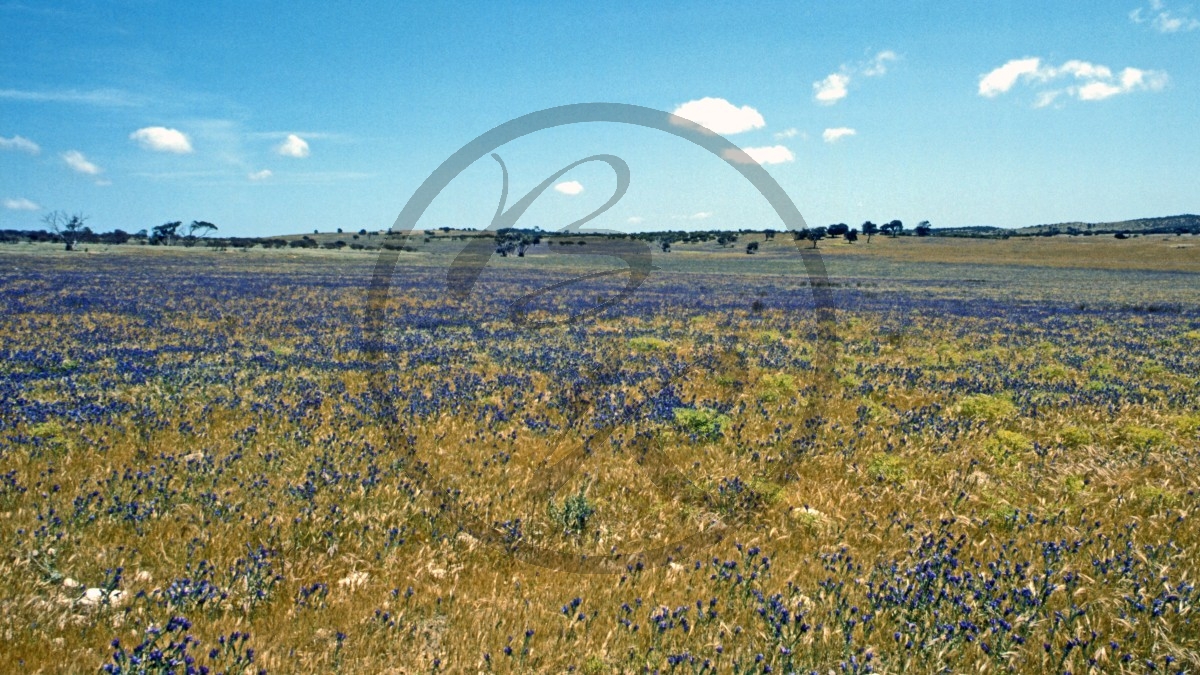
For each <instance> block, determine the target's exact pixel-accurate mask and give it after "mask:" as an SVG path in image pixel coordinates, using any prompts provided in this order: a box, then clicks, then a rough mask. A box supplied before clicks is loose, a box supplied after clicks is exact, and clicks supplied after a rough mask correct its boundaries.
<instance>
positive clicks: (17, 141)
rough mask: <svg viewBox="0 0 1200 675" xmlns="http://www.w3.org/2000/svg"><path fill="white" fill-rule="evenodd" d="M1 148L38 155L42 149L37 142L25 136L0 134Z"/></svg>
mask: <svg viewBox="0 0 1200 675" xmlns="http://www.w3.org/2000/svg"><path fill="white" fill-rule="evenodd" d="M0 150H20V151H21V152H28V153H29V154H31V155H36V154H38V153H40V152H41V151H42V149H41V148H40V147H38V144H37V143H34V142H33V141H31V140H29V139H28V138H25V137H23V136H13V137H12V138H4V137H3V136H0Z"/></svg>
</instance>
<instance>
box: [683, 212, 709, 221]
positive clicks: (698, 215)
mask: <svg viewBox="0 0 1200 675" xmlns="http://www.w3.org/2000/svg"><path fill="white" fill-rule="evenodd" d="M685 218H687V219H688V220H707V219H708V218H712V211H697V212H695V213H693V214H692V215H690V216H685Z"/></svg>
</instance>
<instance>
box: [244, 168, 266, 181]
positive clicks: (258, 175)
mask: <svg viewBox="0 0 1200 675" xmlns="http://www.w3.org/2000/svg"><path fill="white" fill-rule="evenodd" d="M272 175H273V174H272V173H271V170H270V169H263V170H262V171H255V172H254V173H251V174H247V175H246V178H249V179H250V180H266V179H268V178H270V177H271V176H272Z"/></svg>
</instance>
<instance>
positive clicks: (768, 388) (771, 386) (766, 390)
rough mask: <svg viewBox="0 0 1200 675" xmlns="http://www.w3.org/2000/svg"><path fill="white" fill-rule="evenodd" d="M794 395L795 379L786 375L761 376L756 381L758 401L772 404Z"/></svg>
mask: <svg viewBox="0 0 1200 675" xmlns="http://www.w3.org/2000/svg"><path fill="white" fill-rule="evenodd" d="M795 395H796V378H794V377H792V376H791V375H788V374H787V373H778V374H775V375H770V374H768V375H763V376H762V377H761V378H760V379H759V380H758V400H760V401H764V402H766V403H774V402H776V401H780V400H783V399H787V398H791V397H792V396H795Z"/></svg>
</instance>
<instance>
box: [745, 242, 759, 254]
mask: <svg viewBox="0 0 1200 675" xmlns="http://www.w3.org/2000/svg"><path fill="white" fill-rule="evenodd" d="M757 252H758V242H757V241H752V242H750V243H749V244H746V255H754V254H755V253H757Z"/></svg>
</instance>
